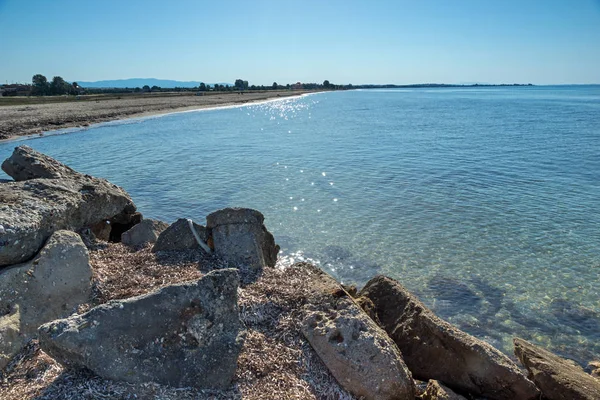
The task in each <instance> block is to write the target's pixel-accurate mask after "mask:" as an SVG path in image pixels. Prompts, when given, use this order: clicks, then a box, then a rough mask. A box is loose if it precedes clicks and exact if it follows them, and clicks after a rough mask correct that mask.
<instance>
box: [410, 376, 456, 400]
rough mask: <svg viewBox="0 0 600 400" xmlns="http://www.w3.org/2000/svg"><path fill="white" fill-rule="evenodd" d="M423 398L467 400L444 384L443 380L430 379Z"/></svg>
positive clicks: (431, 399)
mask: <svg viewBox="0 0 600 400" xmlns="http://www.w3.org/2000/svg"><path fill="white" fill-rule="evenodd" d="M420 399H421V400H467V399H466V397H463V396H461V395H459V394H456V393H454V391H452V389H450V388H449V387H446V386H444V385H443V384H442V383H441V382H439V381H436V380H433V379H432V380H430V381H429V382H427V387H426V388H425V393H423V395H422V396H421V397H420Z"/></svg>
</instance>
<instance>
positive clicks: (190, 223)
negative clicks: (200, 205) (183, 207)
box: [187, 218, 212, 254]
mask: <svg viewBox="0 0 600 400" xmlns="http://www.w3.org/2000/svg"><path fill="white" fill-rule="evenodd" d="M187 223H188V227H189V228H190V231H192V234H193V235H194V239H196V242H198V246H200V248H201V249H202V250H204V251H205V252H206V254H211V253H212V250H211V249H210V247H208V245H207V244H206V243H204V241H203V240H202V239H201V238H200V235H199V234H198V231H197V230H196V228H194V221H192V220H191V219H190V218H188V219H187Z"/></svg>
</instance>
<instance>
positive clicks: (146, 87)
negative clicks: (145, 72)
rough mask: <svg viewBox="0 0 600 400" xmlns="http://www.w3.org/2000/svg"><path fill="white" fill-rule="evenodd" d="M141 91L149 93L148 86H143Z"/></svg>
mask: <svg viewBox="0 0 600 400" xmlns="http://www.w3.org/2000/svg"><path fill="white" fill-rule="evenodd" d="M142 91H144V92H149V91H150V86H148V85H144V87H142Z"/></svg>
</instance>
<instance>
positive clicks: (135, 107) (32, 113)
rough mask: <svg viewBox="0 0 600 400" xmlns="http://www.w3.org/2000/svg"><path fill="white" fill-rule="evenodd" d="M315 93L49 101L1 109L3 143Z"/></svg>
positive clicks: (128, 97) (0, 119) (130, 97)
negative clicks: (115, 123)
mask: <svg viewBox="0 0 600 400" xmlns="http://www.w3.org/2000/svg"><path fill="white" fill-rule="evenodd" d="M320 92H321V91H314V90H297V91H293V92H290V91H287V90H285V91H273V92H260V93H251V92H245V93H244V94H239V93H237V92H233V93H232V92H229V93H219V94H211V95H203V96H195V95H192V94H187V93H186V94H184V95H177V96H161V95H157V96H140V97H136V96H122V97H121V96H119V97H117V98H108V97H107V98H99V99H97V100H94V99H87V100H83V101H69V102H48V103H43V104H30V105H23V104H20V105H6V106H2V107H0V143H6V142H12V141H19V140H27V139H31V138H35V137H38V136H40V137H42V136H46V135H54V134H63V133H71V131H67V132H62V131H64V130H69V129H74V130H78V129H86V128H88V127H90V126H91V125H96V124H101V123H105V122H112V121H121V120H129V119H138V118H148V117H155V116H164V115H170V114H176V113H184V112H193V111H200V110H212V109H221V108H229V107H241V106H244V105H249V104H260V103H265V102H270V101H277V100H282V99H286V98H293V97H301V96H304V95H307V94H313V93H320Z"/></svg>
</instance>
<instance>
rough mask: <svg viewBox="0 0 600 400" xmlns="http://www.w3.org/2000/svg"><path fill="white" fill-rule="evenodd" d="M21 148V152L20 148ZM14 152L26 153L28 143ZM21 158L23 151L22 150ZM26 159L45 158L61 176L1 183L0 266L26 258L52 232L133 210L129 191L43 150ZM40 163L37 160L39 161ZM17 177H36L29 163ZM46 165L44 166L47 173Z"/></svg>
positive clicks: (83, 225) (23, 165) (79, 227)
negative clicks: (80, 170) (56, 158)
mask: <svg viewBox="0 0 600 400" xmlns="http://www.w3.org/2000/svg"><path fill="white" fill-rule="evenodd" d="M24 148H25V150H24ZM15 153H16V154H21V153H26V154H29V153H28V150H27V148H26V146H20V147H17V148H16V149H15ZM21 156H22V154H21ZM22 158H23V159H24V160H29V161H31V162H32V163H35V162H37V161H39V160H40V159H43V160H44V162H47V163H49V164H50V165H51V166H52V167H53V168H54V169H55V170H58V171H59V172H57V173H56V174H54V175H52V176H55V175H57V174H59V175H60V176H61V177H62V178H61V179H57V178H56V179H55V178H36V179H30V180H25V181H21V182H9V183H3V184H0V221H2V226H3V228H4V232H3V233H0V267H2V266H6V265H12V264H16V263H20V262H23V261H26V260H28V259H29V258H31V257H33V255H34V254H35V253H37V252H38V251H39V249H40V248H41V247H42V245H43V244H44V242H45V241H46V240H47V239H48V237H50V235H51V234H52V233H53V232H55V231H57V230H61V229H67V230H73V231H77V230H79V229H81V228H83V227H89V226H92V225H94V224H96V223H98V222H100V221H103V220H108V219H110V218H112V217H114V216H116V215H119V214H123V213H124V214H132V213H134V212H135V205H134V204H133V202H132V200H131V198H130V197H129V195H128V194H127V193H126V192H125V191H124V190H123V189H121V188H120V187H118V186H116V185H113V184H111V183H110V182H108V181H106V180H104V179H99V178H94V177H91V176H89V175H82V174H79V173H77V172H75V171H73V170H71V169H70V168H68V167H67V166H64V165H62V164H60V163H58V161H55V160H53V159H51V158H49V157H47V156H44V155H43V154H40V153H37V152H36V155H35V157H32V158H31V159H28V158H26V157H24V156H22ZM39 162H40V163H41V161H39ZM18 165H19V166H22V167H23V171H25V172H23V171H21V172H19V173H18V174H17V173H15V176H16V177H18V178H23V177H30V176H35V174H34V173H33V172H31V171H32V170H33V165H32V169H26V168H25V167H26V166H27V164H25V163H24V162H21V163H19V164H18ZM46 170H47V169H44V171H46Z"/></svg>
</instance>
